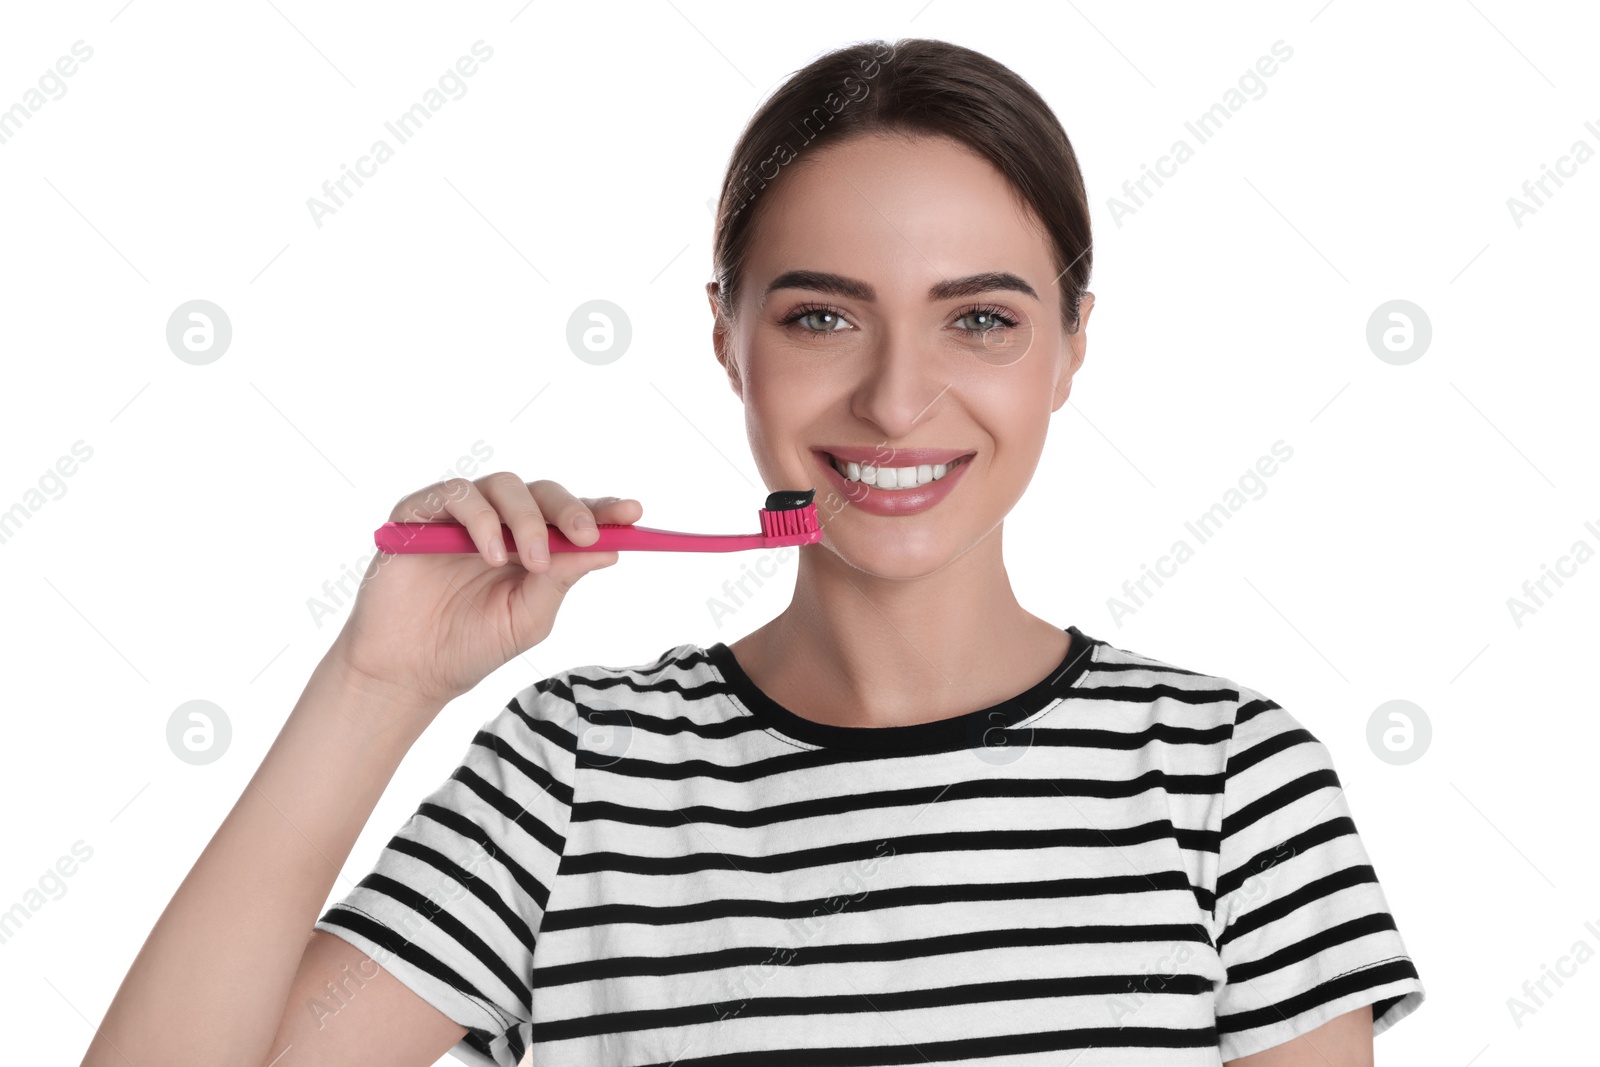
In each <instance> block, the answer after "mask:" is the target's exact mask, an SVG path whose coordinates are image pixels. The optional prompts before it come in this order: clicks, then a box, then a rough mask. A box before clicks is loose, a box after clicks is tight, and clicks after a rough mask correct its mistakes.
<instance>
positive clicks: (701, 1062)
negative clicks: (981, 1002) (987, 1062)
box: [646, 1026, 1217, 1067]
mask: <svg viewBox="0 0 1600 1067" xmlns="http://www.w3.org/2000/svg"><path fill="white" fill-rule="evenodd" d="M1216 1044H1217V1030H1216V1027H1215V1026H1204V1027H1194V1028H1191V1029H1170V1028H1166V1027H1154V1026H1095V1027H1084V1028H1081V1029H1077V1030H1045V1031H1041V1032H1036V1033H1024V1034H1002V1035H1000V1036H997V1037H966V1038H960V1039H959V1040H955V1041H920V1042H917V1043H916V1044H907V1045H872V1046H870V1047H867V1048H853V1047H852V1048H845V1047H839V1046H829V1047H826V1048H790V1049H776V1050H772V1051H767V1050H762V1051H761V1052H759V1053H751V1052H728V1053H724V1054H722V1055H717V1056H697V1057H694V1058H692V1059H685V1058H682V1057H680V1058H677V1059H673V1060H669V1061H665V1062H661V1063H655V1064H648V1065H646V1067H749V1064H750V1063H751V1062H752V1060H755V1061H757V1062H759V1063H760V1064H761V1067H878V1065H880V1064H904V1063H912V1064H921V1063H937V1062H940V1061H943V1060H973V1059H980V1058H982V1057H985V1056H988V1057H999V1056H1023V1055H1028V1054H1030V1053H1040V1052H1059V1051H1061V1050H1063V1049H1075V1048H1212V1047H1215V1046H1216Z"/></svg>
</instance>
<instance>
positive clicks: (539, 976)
mask: <svg viewBox="0 0 1600 1067" xmlns="http://www.w3.org/2000/svg"><path fill="white" fill-rule="evenodd" d="M1174 941H1192V942H1195V943H1197V944H1203V945H1206V946H1207V947H1213V946H1212V945H1211V938H1210V936H1209V935H1208V934H1207V933H1206V928H1205V927H1204V926H1202V925H1201V924H1199V923H1190V924H1188V925H1184V924H1178V923H1164V924H1159V925H1133V926H1122V925H1109V926H1057V927H1049V926H1045V927H1038V926H1024V927H1018V928H1015V929H1003V930H971V931H967V932H964V933H959V934H939V935H936V936H933V937H919V938H902V939H899V940H895V941H862V942H852V943H848V944H823V945H808V946H806V947H805V948H803V949H801V950H799V951H794V950H793V949H792V947H791V946H783V947H779V946H776V945H743V946H738V947H734V948H722V949H715V950H708V951H705V952H686V953H679V954H677V955H671V956H613V957H610V958H606V959H593V960H583V961H581V962H578V963H563V964H552V965H550V966H548V967H540V968H537V969H536V970H535V971H534V972H533V987H534V988H535V989H544V988H547V987H554V986H563V985H575V984H578V983H582V982H600V981H606V980H609V979H614V978H633V977H639V976H652V977H658V978H664V977H667V976H669V975H679V974H695V973H700V972H711V971H719V970H725V969H731V968H735V967H749V966H756V965H760V964H763V963H768V962H770V961H772V960H774V959H776V958H778V957H779V955H780V954H781V953H783V952H785V951H792V952H794V958H793V959H792V960H791V961H790V962H789V963H788V966H792V967H797V966H809V965H813V964H838V963H868V962H870V963H889V962H894V961H896V960H926V959H930V958H932V957H935V956H950V955H956V954H958V953H962V952H983V951H987V950H991V949H997V948H1033V949H1042V948H1056V947H1060V946H1062V945H1119V944H1143V943H1148V942H1157V943H1166V944H1170V943H1172V942H1174Z"/></svg>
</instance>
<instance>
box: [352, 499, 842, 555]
mask: <svg viewBox="0 0 1600 1067" xmlns="http://www.w3.org/2000/svg"><path fill="white" fill-rule="evenodd" d="M816 492H817V491H816V490H815V489H805V490H799V489H786V490H781V491H779V492H776V493H772V494H771V495H769V496H768V497H767V504H766V507H764V508H762V509H761V532H760V533H752V534H697V533H682V532H680V531H677V530H658V529H655V528H653V527H650V526H634V525H630V524H626V523H618V522H602V523H601V524H600V527H599V529H600V536H599V538H598V539H597V540H596V541H595V543H594V544H592V545H575V544H573V543H572V542H571V541H569V540H567V537H566V535H565V534H563V533H562V532H561V531H560V530H559V529H557V528H556V527H554V526H551V525H549V524H548V523H547V524H546V531H547V532H548V533H549V535H550V551H552V552H611V551H617V550H623V549H630V550H633V551H647V552H649V551H653V552H741V551H744V550H745V549H750V548H782V547H785V546H788V545H809V544H814V543H816V542H817V541H820V540H822V527H821V526H820V525H819V524H818V523H817V506H816V504H814V503H812V497H814V496H815V495H816ZM500 536H501V537H503V538H505V543H506V552H507V553H508V555H509V557H510V558H511V559H516V558H517V545H516V541H515V540H514V539H513V537H512V535H511V527H509V526H507V525H505V524H504V523H501V524H500ZM373 541H374V542H375V543H376V544H377V546H378V547H379V548H380V549H382V550H383V551H385V552H392V553H396V554H400V553H410V552H425V553H461V554H471V553H475V552H477V551H478V546H477V545H476V544H474V543H473V541H472V535H471V534H470V533H468V532H467V528H466V527H465V526H463V525H461V523H459V522H386V523H384V524H383V525H382V526H380V527H378V528H377V530H376V531H374V533H373Z"/></svg>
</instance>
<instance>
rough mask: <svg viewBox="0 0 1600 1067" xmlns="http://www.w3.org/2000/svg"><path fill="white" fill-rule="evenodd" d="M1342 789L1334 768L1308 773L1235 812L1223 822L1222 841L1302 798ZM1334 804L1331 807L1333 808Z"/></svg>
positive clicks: (1225, 817)
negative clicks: (1319, 792) (1327, 790)
mask: <svg viewBox="0 0 1600 1067" xmlns="http://www.w3.org/2000/svg"><path fill="white" fill-rule="evenodd" d="M1329 786H1332V787H1333V788H1335V789H1338V788H1340V786H1339V775H1338V773H1337V772H1335V771H1334V769H1333V768H1332V767H1324V768H1323V769H1321V770H1318V771H1308V772H1307V773H1305V774H1302V775H1301V776H1300V777H1298V778H1296V779H1295V780H1294V781H1292V782H1285V783H1284V784H1283V785H1280V786H1279V787H1278V788H1276V789H1274V790H1273V791H1272V792H1270V793H1268V794H1266V795H1265V796H1261V797H1257V798H1256V799H1255V800H1252V801H1251V802H1250V803H1248V804H1246V805H1245V806H1244V807H1242V808H1240V809H1239V810H1238V811H1235V812H1231V813H1230V814H1228V815H1226V816H1224V817H1223V819H1222V840H1223V841H1224V842H1226V841H1227V840H1228V838H1230V837H1232V836H1233V835H1234V834H1236V833H1238V832H1239V831H1240V830H1243V829H1244V828H1245V827H1247V826H1252V825H1254V824H1255V823H1256V822H1258V821H1260V820H1261V819H1264V818H1266V817H1267V816H1269V815H1271V814H1273V813H1274V812H1276V811H1279V810H1280V809H1282V808H1286V807H1288V806H1289V805H1290V804H1292V803H1294V802H1295V801H1296V800H1299V799H1300V798H1301V797H1305V796H1310V795H1311V794H1312V793H1315V792H1316V791H1317V790H1319V789H1327V788H1328V787H1329ZM1331 803H1332V802H1331V801H1330V806H1331Z"/></svg>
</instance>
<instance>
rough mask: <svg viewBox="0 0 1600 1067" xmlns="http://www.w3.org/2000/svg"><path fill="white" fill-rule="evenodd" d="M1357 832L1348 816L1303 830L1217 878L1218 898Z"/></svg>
mask: <svg viewBox="0 0 1600 1067" xmlns="http://www.w3.org/2000/svg"><path fill="white" fill-rule="evenodd" d="M1355 832H1356V824H1355V823H1354V822H1353V821H1352V820H1351V819H1350V817H1349V816H1343V815H1342V816H1340V817H1339V818H1337V819H1328V820H1327V821H1326V822H1320V823H1318V824H1317V825H1315V826H1313V827H1311V828H1310V829H1309V830H1302V831H1301V832H1300V833H1298V834H1295V835H1294V836H1292V837H1287V838H1284V839H1283V841H1281V842H1279V843H1278V844H1276V845H1273V846H1272V847H1271V848H1266V849H1262V850H1261V851H1260V852H1258V853H1256V854H1255V855H1254V856H1252V857H1250V859H1249V860H1248V861H1247V862H1245V863H1241V864H1239V866H1237V867H1235V868H1234V869H1233V870H1231V871H1224V872H1223V873H1222V874H1221V875H1219V876H1218V878H1217V896H1219V897H1222V896H1227V895H1228V894H1229V893H1232V892H1233V891H1234V890H1236V889H1238V888H1239V887H1240V886H1242V885H1244V883H1245V882H1246V881H1247V880H1249V879H1250V877H1251V876H1253V875H1256V874H1265V873H1266V872H1267V871H1270V870H1272V869H1273V868H1274V867H1277V866H1279V865H1281V864H1284V863H1287V862H1288V861H1289V860H1291V859H1293V858H1294V857H1295V856H1298V855H1300V854H1301V853H1302V852H1309V851H1310V850H1311V849H1313V848H1315V847H1316V846H1317V845H1320V844H1324V843H1325V842H1328V841H1332V840H1333V839H1334V838H1337V837H1343V836H1345V835H1346V834H1353V833H1355Z"/></svg>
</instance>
